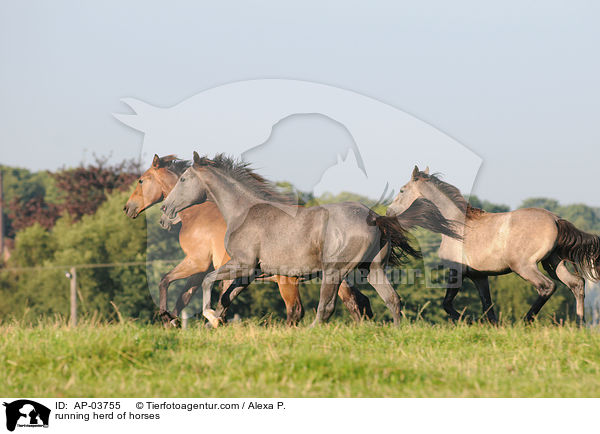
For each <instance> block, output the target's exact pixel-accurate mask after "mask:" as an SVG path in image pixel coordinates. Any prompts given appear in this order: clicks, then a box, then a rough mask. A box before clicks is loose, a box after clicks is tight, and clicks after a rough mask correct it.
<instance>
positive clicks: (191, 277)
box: [123, 155, 373, 325]
mask: <svg viewBox="0 0 600 434" xmlns="http://www.w3.org/2000/svg"><path fill="white" fill-rule="evenodd" d="M190 164H191V162H190V161H185V160H179V159H177V158H175V157H174V156H172V155H169V156H166V157H162V158H159V157H158V155H155V156H154V159H153V161H152V165H151V166H150V168H149V169H148V170H146V171H145V172H144V174H143V175H142V176H141V177H140V178H139V180H138V183H137V186H136V188H135V191H134V192H133V193H132V194H131V196H130V197H129V200H128V201H127V203H126V204H125V207H124V208H123V209H124V211H125V213H126V214H127V215H128V216H129V217H131V218H136V217H137V216H138V215H139V214H140V213H141V212H143V211H144V210H145V209H147V208H149V207H150V206H152V205H154V204H156V203H158V202H161V201H162V200H163V199H164V198H165V197H167V195H168V194H169V193H170V192H171V190H172V189H173V186H174V185H175V183H176V182H177V180H178V179H179V176H180V175H181V174H182V173H183V172H184V171H185V170H186V169H187V168H188V167H189V166H190ZM176 218H177V221H181V229H180V231H179V245H180V246H181V249H182V250H183V251H184V253H185V255H186V256H185V258H184V259H183V261H181V262H180V263H179V264H178V265H177V266H176V267H175V268H173V269H172V270H171V271H169V272H168V273H167V274H165V276H164V277H163V278H162V279H161V281H160V284H159V307H160V315H161V317H162V318H163V320H164V321H165V323H166V324H169V323H171V322H172V323H173V324H174V323H175V319H176V318H177V316H178V315H180V314H181V311H182V309H183V308H185V306H186V305H187V304H188V303H189V301H190V299H191V298H192V296H193V295H194V293H195V291H196V289H197V288H198V286H199V285H200V284H201V283H202V281H203V280H204V277H205V276H206V275H207V274H208V272H210V271H212V270H213V269H218V268H219V267H221V266H222V265H224V264H225V263H226V262H227V261H229V255H228V254H227V252H226V251H225V244H224V240H225V233H226V230H227V226H226V223H225V220H224V219H223V216H222V215H221V213H220V212H219V209H218V208H217V206H216V205H215V204H214V203H212V202H206V203H203V204H201V205H194V206H191V207H189V208H187V209H185V210H182V211H181V212H180V213H179V214H178V216H177V217H176ZM186 278H187V279H188V280H187V282H186V286H185V289H184V291H183V292H182V293H181V294H180V295H179V297H178V299H177V302H176V304H175V309H174V310H173V311H172V312H169V311H168V308H167V290H168V288H169V285H170V284H171V283H172V282H174V281H176V280H179V279H186ZM269 280H271V281H273V282H276V283H277V285H278V287H279V292H280V294H281V297H282V298H283V301H284V302H285V306H286V313H287V324H288V325H296V324H297V323H298V321H300V319H302V316H303V315H304V309H303V308H302V302H301V300H300V293H299V291H298V279H296V278H294V277H286V276H272V277H270V278H269ZM227 286H228V285H227ZM225 287H226V286H225ZM338 294H339V296H340V298H341V299H342V301H343V302H344V304H345V306H346V307H347V308H348V311H349V312H350V314H351V315H352V317H353V318H354V320H356V321H360V320H361V319H362V318H363V316H366V317H369V318H370V317H372V316H373V313H372V311H371V305H370V303H369V299H368V298H367V297H366V296H365V295H363V294H361V293H360V292H359V291H358V290H357V289H356V288H354V287H352V286H350V285H349V284H348V283H347V282H346V281H344V282H342V283H341V285H340V287H339V291H338ZM224 315H225V311H223V312H222V317H223V318H222V319H224Z"/></svg>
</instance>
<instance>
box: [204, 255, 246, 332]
mask: <svg viewBox="0 0 600 434" xmlns="http://www.w3.org/2000/svg"><path fill="white" fill-rule="evenodd" d="M255 275H256V270H255V268H254V267H248V266H241V265H238V264H233V263H232V262H231V261H229V262H227V263H226V264H225V265H223V266H222V267H219V269H218V270H215V271H213V272H212V273H209V274H208V275H207V276H206V278H205V279H204V282H202V314H203V315H204V317H205V318H206V319H208V321H209V323H210V324H211V325H212V326H213V327H218V325H219V322H220V319H219V315H218V314H217V313H216V312H215V311H214V310H213V309H211V296H212V288H213V285H214V284H215V282H217V281H221V280H229V279H234V282H233V283H232V284H231V285H230V286H229V288H228V289H227V290H226V291H225V292H224V293H222V294H221V297H220V302H221V307H220V309H221V310H222V311H221V314H222V313H223V311H224V310H225V309H227V307H229V304H230V303H231V300H233V299H234V298H235V297H236V296H237V294H239V293H240V292H241V290H242V289H244V288H245V287H246V286H248V285H249V284H250V283H251V282H252V280H254V276H255ZM242 277H247V278H248V283H245V284H242V283H238V284H236V280H237V279H239V278H242ZM234 286H235V287H234ZM238 286H240V289H238Z"/></svg>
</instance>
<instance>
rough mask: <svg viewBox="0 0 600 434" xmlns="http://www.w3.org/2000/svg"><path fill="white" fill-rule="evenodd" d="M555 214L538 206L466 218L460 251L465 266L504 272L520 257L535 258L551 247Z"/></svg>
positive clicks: (542, 257)
mask: <svg viewBox="0 0 600 434" xmlns="http://www.w3.org/2000/svg"><path fill="white" fill-rule="evenodd" d="M556 221H557V216H556V215H554V214H552V213H551V212H549V211H547V210H544V209H541V208H523V209H518V210H515V211H509V212H504V213H483V214H480V215H478V216H475V217H473V218H469V219H467V221H466V226H465V236H464V246H463V249H464V251H463V255H464V261H463V262H466V265H468V266H469V267H471V268H473V269H475V270H480V271H489V272H495V273H502V272H508V271H510V269H513V268H514V267H515V266H516V265H518V264H519V263H521V262H523V261H531V260H533V261H535V262H539V261H541V260H542V259H544V258H545V257H547V256H548V254H549V253H550V252H551V251H552V250H553V249H554V247H555V245H556V237H557V235H558V230H557V226H556Z"/></svg>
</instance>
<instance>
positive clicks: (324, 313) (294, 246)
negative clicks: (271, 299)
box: [162, 152, 456, 327]
mask: <svg viewBox="0 0 600 434" xmlns="http://www.w3.org/2000/svg"><path fill="white" fill-rule="evenodd" d="M206 201H210V202H214V203H215V204H216V205H217V207H218V208H219V211H220V212H221V214H222V215H223V217H224V219H225V222H226V223H227V233H226V235H225V246H226V249H227V253H228V254H229V255H230V256H231V259H230V261H229V262H227V263H226V264H225V265H222V266H221V267H219V268H218V269H217V270H215V271H213V272H212V273H210V274H209V275H208V276H206V278H205V279H204V282H203V283H202V290H203V313H204V316H205V317H206V318H207V319H208V320H209V321H210V322H211V324H212V325H213V326H215V327H216V326H217V325H218V324H219V321H218V317H219V314H220V312H219V311H217V312H215V311H213V310H212V309H211V290H212V286H213V284H214V283H215V282H217V281H222V280H229V279H235V280H234V283H233V284H231V285H230V287H229V288H228V289H227V290H226V291H225V292H224V293H223V294H222V296H221V300H220V305H221V306H222V307H220V309H222V308H227V306H228V305H229V303H230V302H231V300H232V299H233V298H234V297H235V296H236V295H237V294H238V293H239V292H240V291H241V290H243V289H244V288H245V287H246V286H247V285H248V284H249V283H250V282H252V280H253V279H254V278H255V277H256V276H257V275H261V274H263V273H265V274H278V275H284V276H290V277H297V278H311V277H314V276H316V275H320V276H321V277H322V284H321V291H320V299H319V305H318V308H317V314H316V318H315V323H314V324H316V323H321V322H323V321H327V320H328V319H329V317H330V316H331V314H332V313H333V311H334V309H335V293H336V290H337V288H338V286H339V285H340V284H341V283H342V282H343V280H344V279H345V278H346V277H347V275H348V273H349V272H350V271H352V270H353V269H355V268H359V269H361V270H367V272H368V275H367V280H368V282H369V283H370V284H371V285H372V286H373V287H374V288H375V289H376V291H377V293H378V294H379V295H380V296H381V298H382V299H383V300H384V301H385V303H386V305H387V307H388V308H389V309H390V311H391V313H392V316H393V318H394V322H395V323H398V322H399V321H400V318H401V313H402V312H401V301H400V297H399V296H398V294H397V293H396V292H395V291H394V288H393V287H392V286H391V285H390V283H389V281H388V280H387V276H386V274H385V271H384V268H385V265H386V263H387V261H388V258H389V257H390V255H392V258H393V259H399V257H400V256H399V255H403V254H404V253H405V252H406V253H408V254H410V255H413V256H419V253H418V252H417V251H416V250H414V249H413V248H412V247H411V245H410V244H409V242H408V239H407V236H406V228H408V227H412V226H414V225H419V226H423V227H425V228H427V229H430V230H433V231H436V232H442V233H445V234H447V235H456V234H455V233H454V232H453V231H452V229H451V226H452V225H451V223H450V222H448V221H447V220H446V219H444V218H443V217H442V215H441V214H440V213H439V211H437V209H436V208H435V206H433V204H432V203H431V202H429V201H416V202H415V203H414V204H413V206H412V207H411V208H410V209H408V210H407V211H406V212H405V213H403V214H402V215H399V216H398V217H385V216H379V215H377V214H375V213H374V212H373V211H371V210H370V209H369V208H368V207H366V206H364V205H362V204H359V203H355V202H346V203H340V204H328V205H322V206H315V207H309V208H304V207H296V206H293V205H292V204H291V203H290V202H289V200H288V198H287V197H285V196H283V195H281V194H279V193H278V192H277V191H276V190H275V189H274V188H273V186H272V184H270V183H269V182H268V181H266V180H264V179H263V178H261V177H260V176H259V175H257V174H256V173H255V172H253V171H252V170H251V169H249V168H248V166H247V165H246V164H243V163H236V162H234V161H233V160H232V159H230V158H227V157H224V156H222V155H218V156H217V157H215V159H214V160H210V159H208V158H206V157H204V158H200V157H199V156H198V154H197V153H195V152H194V164H193V166H192V167H190V168H189V169H187V170H186V171H185V172H184V173H183V175H181V177H180V178H179V181H178V182H177V184H176V185H175V187H174V188H173V190H172V191H171V193H170V194H169V195H168V197H167V198H166V199H165V201H164V204H163V207H162V209H163V211H164V212H165V214H166V215H167V216H168V217H170V218H173V217H174V216H175V215H176V214H177V213H178V212H181V211H182V210H185V209H186V208H188V207H189V206H191V205H194V204H201V203H204V202H206ZM436 212H437V214H436ZM424 215H427V216H428V217H431V216H437V217H438V218H437V219H436V218H435V217H433V218H423V216H424ZM394 248H399V249H401V251H400V252H397V251H394Z"/></svg>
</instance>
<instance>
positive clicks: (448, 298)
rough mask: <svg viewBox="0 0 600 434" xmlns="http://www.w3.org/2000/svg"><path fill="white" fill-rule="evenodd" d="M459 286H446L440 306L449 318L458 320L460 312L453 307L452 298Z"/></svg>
mask: <svg viewBox="0 0 600 434" xmlns="http://www.w3.org/2000/svg"><path fill="white" fill-rule="evenodd" d="M459 290H460V288H446V295H445V296H444V301H443V302H442V307H443V308H444V310H445V311H446V313H447V314H448V315H450V318H451V319H452V320H453V321H458V320H459V319H460V313H459V312H458V311H457V310H456V309H454V299H455V298H456V295H457V294H458V291H459Z"/></svg>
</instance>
